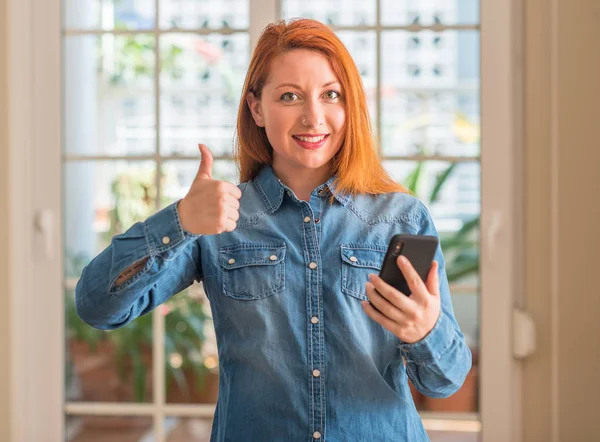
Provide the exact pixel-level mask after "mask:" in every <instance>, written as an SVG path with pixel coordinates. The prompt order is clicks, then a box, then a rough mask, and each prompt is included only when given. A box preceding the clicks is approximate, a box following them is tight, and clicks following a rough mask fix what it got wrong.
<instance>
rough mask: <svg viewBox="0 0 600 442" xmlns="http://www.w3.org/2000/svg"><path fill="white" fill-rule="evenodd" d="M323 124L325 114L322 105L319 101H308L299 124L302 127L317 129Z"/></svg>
mask: <svg viewBox="0 0 600 442" xmlns="http://www.w3.org/2000/svg"><path fill="white" fill-rule="evenodd" d="M324 122H325V112H324V109H323V104H322V103H320V102H319V101H313V100H308V101H307V103H306V105H305V109H304V115H302V118H301V123H302V125H303V126H304V127H311V128H317V127H319V126H322V125H323V123H324Z"/></svg>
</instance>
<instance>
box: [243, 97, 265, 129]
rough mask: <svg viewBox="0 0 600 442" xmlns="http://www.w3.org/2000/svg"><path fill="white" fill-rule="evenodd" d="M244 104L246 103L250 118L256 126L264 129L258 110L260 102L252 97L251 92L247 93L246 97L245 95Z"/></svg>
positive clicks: (259, 110) (261, 115)
mask: <svg viewBox="0 0 600 442" xmlns="http://www.w3.org/2000/svg"><path fill="white" fill-rule="evenodd" d="M246 103H248V107H249V108H250V113H251V114H252V118H254V122H255V123H256V125H257V126H258V127H265V123H264V118H263V114H262V109H261V108H260V100H259V99H258V98H256V97H255V96H254V93H253V92H248V95H246Z"/></svg>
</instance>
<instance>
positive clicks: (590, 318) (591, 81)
mask: <svg viewBox="0 0 600 442" xmlns="http://www.w3.org/2000/svg"><path fill="white" fill-rule="evenodd" d="M523 3H524V8H525V9H524V13H525V14H524V15H525V102H524V107H525V109H524V110H525V134H524V137H525V138H524V153H523V154H524V164H525V168H524V173H525V176H524V185H525V189H524V192H525V204H524V210H525V235H524V241H525V244H524V246H525V257H524V258H525V272H524V274H525V299H526V304H527V308H528V310H529V312H530V313H531V314H532V315H533V317H534V320H535V322H536V324H537V327H538V329H537V330H538V338H539V342H538V343H539V349H538V351H537V353H536V354H535V355H534V356H533V357H532V358H531V359H530V360H528V361H527V362H526V364H525V372H524V381H525V382H524V403H523V410H524V416H523V423H524V434H523V441H524V442H537V441H540V442H557V441H560V442H579V441H581V442H583V441H585V442H587V441H590V442H591V441H597V440H598V437H599V436H598V435H599V434H600V406H599V404H598V400H599V399H600V344H599V341H600V319H599V317H600V296H598V283H597V278H596V277H595V276H596V274H597V273H598V272H599V270H598V269H599V268H600V240H599V236H598V226H600V209H599V205H600V185H599V183H598V180H599V179H600V170H599V169H600V141H599V137H598V129H599V128H600V119H599V118H598V117H599V115H600V112H599V105H600V89H599V86H598V82H599V80H600V49H599V47H598V44H599V43H600V2H598V0H527V1H523Z"/></svg>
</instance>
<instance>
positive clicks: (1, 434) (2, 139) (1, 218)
mask: <svg viewBox="0 0 600 442" xmlns="http://www.w3.org/2000/svg"><path fill="white" fill-rule="evenodd" d="M6 7H7V4H6V1H5V0H0V244H8V235H9V233H10V232H9V230H8V215H7V212H8V210H7V209H8V198H9V189H8V166H7V164H8V159H9V158H8V121H7V119H8V115H7V103H6V101H7V86H8V83H7V78H6V74H7V54H6V47H7V44H6V43H7V42H6V38H7V29H6V26H7V23H6V16H7V10H6ZM8 265H9V262H8V250H7V248H6V247H0V361H1V362H0V440H2V441H8V440H9V430H10V428H9V421H10V404H9V382H10V376H9V368H10V366H9V364H8V363H7V361H9V358H10V352H9V343H10V335H9V332H10V324H9V321H10V317H9V314H8V312H9V311H10V304H9V301H10V298H9V294H8V274H9V272H8Z"/></svg>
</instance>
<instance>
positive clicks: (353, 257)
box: [350, 256, 358, 262]
mask: <svg viewBox="0 0 600 442" xmlns="http://www.w3.org/2000/svg"><path fill="white" fill-rule="evenodd" d="M350 261H352V262H356V261H358V259H357V258H356V256H351V257H350Z"/></svg>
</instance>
